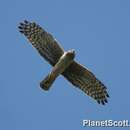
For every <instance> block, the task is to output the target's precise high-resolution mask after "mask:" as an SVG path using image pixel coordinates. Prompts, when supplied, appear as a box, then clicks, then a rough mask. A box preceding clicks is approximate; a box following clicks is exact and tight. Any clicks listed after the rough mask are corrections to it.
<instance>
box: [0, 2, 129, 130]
mask: <svg viewBox="0 0 130 130" xmlns="http://www.w3.org/2000/svg"><path fill="white" fill-rule="evenodd" d="M0 17H1V19H0V39H1V42H0V59H1V62H0V130H84V129H90V128H88V127H87V128H84V127H83V126H82V120H83V119H91V120H106V119H112V120H124V119H128V120H129V121H130V101H129V100H130V1H129V0H109V1H108V0H77V1H76V0H33V1H31V0H28V1H27V0H22V1H18V0H10V1H9V0H1V1H0ZM24 19H27V20H29V21H35V22H37V23H38V24H40V25H41V26H42V27H44V28H45V29H46V30H47V31H49V32H51V33H52V34H53V35H54V36H55V38H56V39H57V40H58V41H59V42H60V43H61V44H62V46H63V48H64V49H65V50H68V49H72V48H74V49H75V50H76V59H77V60H78V61H79V62H80V63H82V64H83V65H85V66H87V67H88V68H89V69H90V70H91V71H92V72H93V73H94V74H95V75H96V76H97V77H98V78H99V79H100V80H101V81H103V82H104V84H105V85H106V86H107V88H108V91H109V94H110V96H111V98H110V99H109V103H108V104H107V105H106V106H101V105H98V104H97V103H96V102H95V101H93V100H92V99H91V98H89V97H88V96H85V94H83V93H82V92H81V91H80V90H78V89H75V88H74V87H73V86H72V85H71V84H70V83H69V82H68V81H66V80H65V79H64V78H63V77H62V76H60V77H59V78H58V79H57V80H56V81H55V83H54V84H53V87H52V88H51V89H50V91H48V92H44V91H42V90H41V89H40V87H39V82H40V81H41V80H42V79H43V78H44V77H45V76H46V75H47V74H48V73H49V72H50V70H51V66H50V65H49V64H48V63H47V62H46V61H45V60H43V58H41V57H40V56H39V54H38V53H37V51H36V50H35V49H34V48H32V46H31V45H30V44H29V43H28V41H27V40H26V38H25V37H24V36H23V35H21V34H20V33H19V32H18V29H17V26H18V24H19V22H22V21H23V20H24ZM94 129H95V130H97V129H99V128H94ZM110 129H114V128H110Z"/></svg>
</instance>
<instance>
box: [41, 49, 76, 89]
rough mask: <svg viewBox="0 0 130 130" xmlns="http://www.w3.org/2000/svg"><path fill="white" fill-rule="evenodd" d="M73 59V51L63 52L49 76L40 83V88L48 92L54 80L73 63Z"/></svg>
mask: <svg viewBox="0 0 130 130" xmlns="http://www.w3.org/2000/svg"><path fill="white" fill-rule="evenodd" d="M74 57H75V53H74V51H73V50H70V51H68V52H65V53H64V54H63V55H62V56H61V57H60V59H59V61H58V62H57V63H56V64H55V66H54V67H53V69H52V71H51V72H50V74H48V75H47V77H46V78H45V79H44V80H43V81H41V83H40V86H41V88H43V89H44V90H48V89H49V88H50V87H51V85H52V83H53V82H54V80H55V79H56V78H57V77H58V76H59V75H60V74H62V73H63V72H64V71H65V69H66V68H67V67H68V66H69V65H70V64H71V63H72V62H73V59H74Z"/></svg>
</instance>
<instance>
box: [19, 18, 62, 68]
mask: <svg viewBox="0 0 130 130" xmlns="http://www.w3.org/2000/svg"><path fill="white" fill-rule="evenodd" d="M19 29H20V30H19V31H20V32H21V33H23V34H24V35H25V36H26V37H27V39H28V40H29V41H30V42H31V43H32V45H33V46H34V47H35V48H36V49H37V51H38V52H39V53H40V55H41V56H42V57H44V58H45V59H46V60H47V61H48V62H49V63H50V64H51V65H52V66H54V65H55V64H56V63H57V62H58V60H59V58H60V57H61V56H62V55H63V53H64V50H63V49H62V48H61V47H60V46H59V44H58V43H57V41H56V40H55V39H54V38H53V36H52V35H51V34H50V33H48V32H46V31H45V30H44V29H43V28H41V27H40V26H39V25H37V24H36V23H34V22H32V23H31V22H28V21H26V20H25V21H24V22H23V23H20V26H19Z"/></svg>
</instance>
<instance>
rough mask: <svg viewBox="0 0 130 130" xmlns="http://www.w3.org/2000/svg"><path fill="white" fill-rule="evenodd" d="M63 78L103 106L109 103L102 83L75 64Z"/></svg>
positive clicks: (65, 72)
mask: <svg viewBox="0 0 130 130" xmlns="http://www.w3.org/2000/svg"><path fill="white" fill-rule="evenodd" d="M63 76H64V77H65V78H66V79H67V80H69V81H70V82H71V83H72V84H73V85H74V86H76V87H78V88H79V89H81V90H82V91H83V92H85V93H86V94H87V95H89V96H90V97H92V98H93V99H95V100H96V101H97V102H98V103H102V104H103V105H104V104H105V103H107V97H109V95H108V93H107V90H106V87H105V86H104V84H103V83H101V82H100V81H99V80H98V79H97V78H96V77H95V76H94V74H93V73H92V72H90V71H89V70H88V69H86V68H85V67H83V66H82V65H80V64H78V63H77V62H75V61H74V62H73V63H72V64H71V65H70V66H69V67H68V68H67V69H66V70H65V71H64V73H63Z"/></svg>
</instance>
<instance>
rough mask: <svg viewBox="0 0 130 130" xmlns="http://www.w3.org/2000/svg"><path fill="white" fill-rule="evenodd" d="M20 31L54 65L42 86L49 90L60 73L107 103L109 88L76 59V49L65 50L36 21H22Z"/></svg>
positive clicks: (98, 100)
mask: <svg viewBox="0 0 130 130" xmlns="http://www.w3.org/2000/svg"><path fill="white" fill-rule="evenodd" d="M19 31H20V32H21V33H23V34H24V35H25V36H26V37H27V39H28V40H29V41H30V42H31V43H32V45H33V47H34V48H36V49H37V51H38V52H39V53H40V55H41V56H42V57H44V58H45V59H46V60H47V61H48V62H49V63H50V64H51V65H52V66H53V69H52V71H51V72H50V73H49V74H48V76H47V77H46V78H45V79H44V80H42V81H41V83H40V87H41V88H42V89H44V90H49V88H50V87H51V85H52V83H53V82H54V80H55V79H56V78H57V76H59V75H60V74H61V75H63V76H64V77H65V78H66V79H67V80H68V81H69V82H71V83H72V84H73V85H74V86H76V87H78V88H79V89H81V90H82V91H83V92H85V93H86V94H87V95H89V96H90V97H92V98H93V99H95V100H96V101H97V102H98V103H102V104H103V105H104V104H105V103H107V97H109V95H108V93H107V90H106V89H107V88H106V87H105V86H104V84H103V83H101V82H100V81H99V80H98V79H97V78H96V77H95V75H94V74H93V73H92V72H90V71H89V70H88V69H87V68H85V67H84V66H82V65H80V64H78V63H77V62H76V61H75V60H74V57H75V52H74V50H69V51H67V52H65V51H64V50H63V49H62V48H61V46H60V45H59V44H58V42H57V41H56V39H54V38H53V36H52V35H51V34H50V33H48V32H46V31H45V30H44V29H43V28H41V27H40V26H39V25H37V24H36V23H35V22H28V21H26V20H25V21H24V22H23V23H20V26H19Z"/></svg>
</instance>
